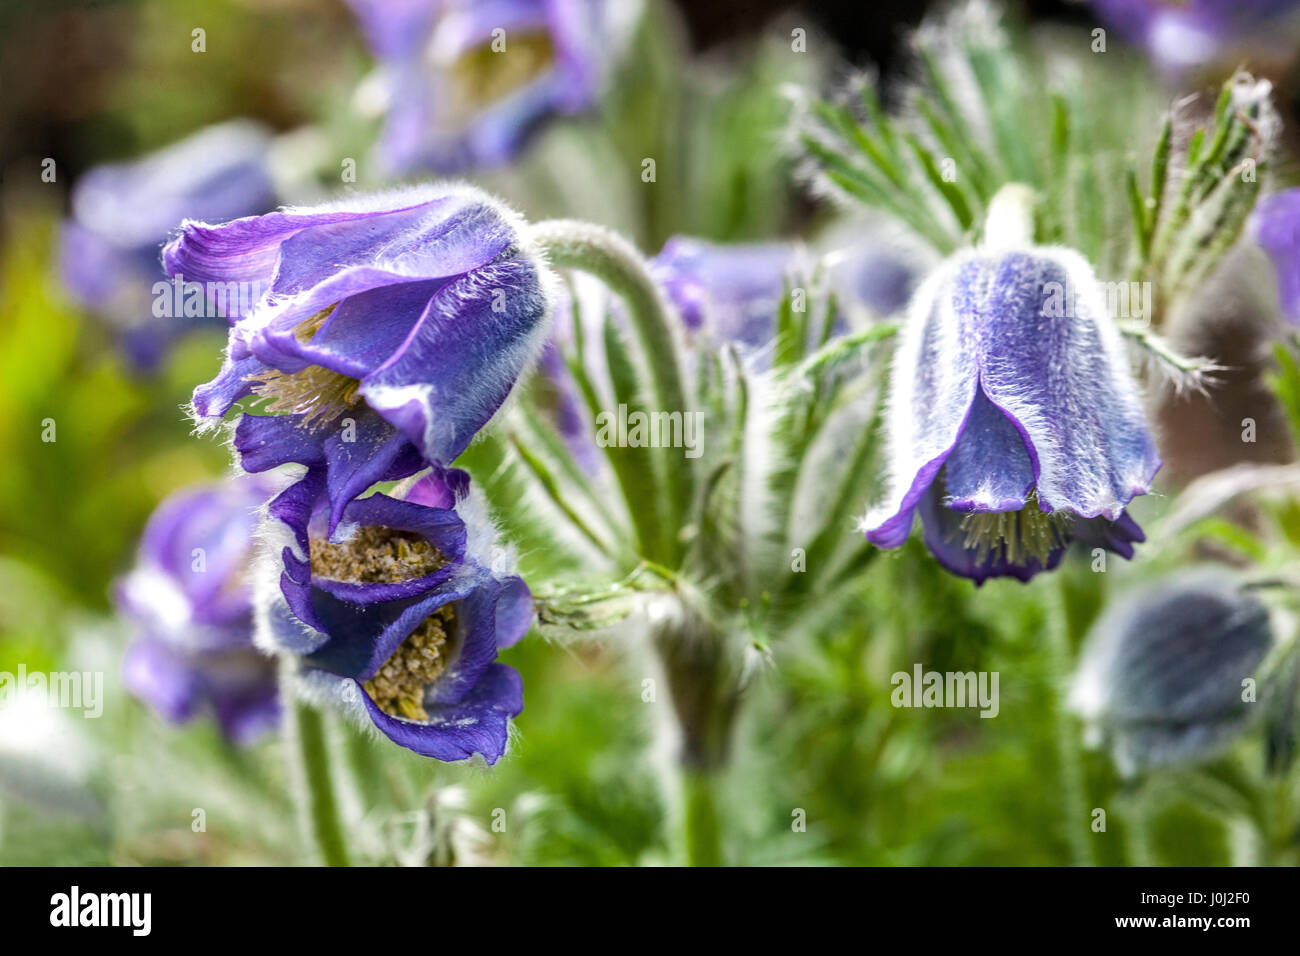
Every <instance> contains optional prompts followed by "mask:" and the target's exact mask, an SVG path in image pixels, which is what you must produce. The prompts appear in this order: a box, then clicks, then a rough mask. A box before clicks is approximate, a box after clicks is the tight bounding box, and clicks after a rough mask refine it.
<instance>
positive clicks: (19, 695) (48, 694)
mask: <svg viewBox="0 0 1300 956" xmlns="http://www.w3.org/2000/svg"><path fill="white" fill-rule="evenodd" d="M29 698H30V699H31V700H34V701H36V702H38V703H43V704H45V706H47V707H51V708H54V707H58V708H61V709H64V710H80V711H82V715H81V716H83V717H86V718H96V717H100V716H102V715H103V713H104V674H103V672H102V671H52V672H50V673H48V674H46V673H44V672H42V671H33V672H31V673H30V674H29V673H28V672H27V665H25V664H19V665H18V673H17V674H12V673H10V672H9V671H0V708H4V707H7V706H9V705H10V704H13V705H15V706H17V705H21V704H23V703H24V702H26V701H27V700H28V699H29Z"/></svg>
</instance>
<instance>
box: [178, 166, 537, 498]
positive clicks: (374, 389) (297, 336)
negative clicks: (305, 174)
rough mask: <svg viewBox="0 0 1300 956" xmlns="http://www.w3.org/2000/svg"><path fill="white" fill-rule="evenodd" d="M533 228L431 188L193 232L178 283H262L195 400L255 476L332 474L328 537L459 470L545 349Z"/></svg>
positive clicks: (181, 249) (188, 227) (483, 201)
mask: <svg viewBox="0 0 1300 956" xmlns="http://www.w3.org/2000/svg"><path fill="white" fill-rule="evenodd" d="M522 229H523V224H522V222H521V221H520V220H519V219H518V218H517V217H516V216H515V215H514V214H513V213H511V212H510V211H508V210H506V209H504V208H503V207H501V206H500V205H498V204H497V203H495V202H493V201H492V200H490V199H489V198H488V197H487V196H485V195H484V194H482V193H481V192H479V191H477V190H474V189H470V188H467V187H461V186H446V185H433V186H427V187H420V188H416V189H410V190H401V191H396V192H390V193H383V194H379V195H375V196H369V197H356V198H351V199H347V200H343V201H341V202H338V203H332V204H326V205H322V206H315V207H310V208H291V209H286V210H284V211H281V212H274V213H270V214H268V215H265V216H256V217H252V218H248V219H237V220H235V221H234V222H229V223H226V224H224V225H220V226H209V225H206V224H203V223H196V222H186V223H185V224H184V225H183V227H182V229H181V232H180V235H179V236H178V237H177V238H176V239H175V240H174V241H172V242H171V243H170V244H168V246H167V247H166V249H165V250H164V252H163V259H164V263H165V264H166V266H167V269H168V272H169V273H173V274H176V273H184V274H185V276H186V277H187V279H190V278H193V279H195V280H198V281H203V282H207V281H212V282H220V283H229V282H235V283H240V282H255V283H258V284H259V286H260V287H261V288H262V289H263V290H264V291H263V292H262V294H261V296H260V297H259V298H258V299H257V300H256V301H255V302H254V303H253V305H252V306H251V308H249V309H248V310H247V311H244V312H241V314H239V315H237V316H236V317H235V322H234V325H233V326H232V328H231V330H230V341H229V345H228V348H227V351H226V361H225V364H224V365H223V366H222V369H221V372H220V373H219V374H218V376H217V377H216V378H215V379H214V380H213V381H211V382H209V383H207V384H206V385H202V386H200V387H199V388H197V389H196V390H195V392H194V413H195V415H196V417H197V418H198V419H199V420H200V421H201V422H202V421H211V422H215V421H217V420H220V419H221V417H222V416H224V415H225V414H226V412H227V411H229V409H230V408H231V407H232V406H233V405H234V403H235V402H237V401H239V400H241V399H244V398H248V397H249V396H256V397H257V398H259V399H262V400H263V403H264V410H266V411H270V412H276V413H284V414H283V415H281V416H279V417H280V418H282V419H283V420H276V419H275V418H266V419H265V420H254V419H252V418H251V417H250V416H245V419H244V421H243V423H241V426H240V428H239V431H238V432H237V435H236V448H237V449H238V451H239V453H240V457H241V463H242V465H243V467H244V468H245V470H247V471H251V472H260V471H265V470H268V469H270V468H274V467H276V466H277V465H280V464H284V463H286V462H299V463H302V464H307V465H312V466H314V465H321V466H327V468H326V470H327V472H328V493H329V497H330V500H331V504H332V521H333V522H334V523H335V524H337V522H338V521H339V520H340V516H341V514H342V509H343V507H344V505H345V504H346V503H347V501H348V500H350V499H351V498H354V497H356V496H357V495H358V494H360V493H361V492H363V491H364V490H365V489H366V488H368V487H369V486H370V485H371V484H373V483H375V482H376V481H382V480H386V479H394V478H400V477H404V476H406V475H411V474H413V473H414V472H415V471H416V470H418V469H419V468H420V467H422V465H421V462H422V461H423V462H427V463H430V464H448V463H450V462H451V461H452V460H453V459H454V458H455V457H456V456H457V455H459V454H460V453H461V452H462V451H463V450H464V449H465V447H466V446H467V445H468V444H469V442H470V439H472V438H473V437H474V434H475V433H476V432H477V431H478V430H479V429H480V428H482V427H483V425H484V424H486V423H487V421H488V420H489V419H490V418H491V417H492V416H493V415H494V414H495V413H496V411H497V409H498V408H499V407H500V406H501V404H502V403H503V402H504V401H505V399H506V397H507V395H509V393H510V390H511V388H512V387H513V386H514V383H515V380H516V379H517V378H518V377H519V376H520V374H521V373H522V372H523V371H524V369H525V368H526V366H527V365H528V364H529V363H530V362H531V361H532V360H533V358H534V357H535V356H536V354H537V353H538V352H539V351H540V349H541V347H542V344H543V343H544V341H545V332H546V328H545V326H546V319H547V315H548V294H547V291H546V282H547V279H546V276H547V273H545V272H544V271H543V270H542V268H541V266H540V264H539V261H538V259H537V256H536V255H535V253H534V252H533V251H532V250H531V248H530V247H529V246H528V244H527V242H526V241H525V239H524V238H523V233H522Z"/></svg>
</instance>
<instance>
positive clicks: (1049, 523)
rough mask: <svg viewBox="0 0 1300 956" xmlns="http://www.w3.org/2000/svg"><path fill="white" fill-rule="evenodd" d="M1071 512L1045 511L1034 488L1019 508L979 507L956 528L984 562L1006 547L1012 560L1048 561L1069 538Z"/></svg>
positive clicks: (1019, 562)
mask: <svg viewBox="0 0 1300 956" xmlns="http://www.w3.org/2000/svg"><path fill="white" fill-rule="evenodd" d="M1069 530H1070V516H1069V515H1067V514H1063V513H1061V512H1059V511H1053V512H1050V513H1049V512H1045V511H1043V510H1042V509H1041V508H1040V507H1039V506H1038V492H1037V491H1031V492H1030V493H1029V496H1028V497H1027V498H1026V499H1025V506H1024V507H1023V508H1021V509H1020V510H1019V511H999V512H989V511H979V512H973V513H971V514H968V515H966V516H965V517H963V518H962V519H961V524H960V525H959V526H958V528H957V530H956V531H955V532H954V537H955V536H956V535H957V534H960V535H962V536H963V540H962V547H964V548H966V549H967V550H973V551H974V552H975V557H976V560H977V561H980V562H983V561H984V560H985V559H986V558H988V557H989V556H990V555H996V554H998V552H999V549H1002V554H1003V557H1004V558H1005V559H1006V561H1007V562H1008V563H1009V564H1014V565H1022V564H1025V563H1028V562H1029V561H1030V560H1037V561H1038V563H1039V564H1042V565H1044V566H1045V565H1046V564H1047V559H1048V558H1049V557H1050V556H1051V554H1052V552H1053V551H1055V550H1056V549H1057V548H1060V547H1062V546H1064V545H1065V544H1066V542H1067V541H1068V540H1069V537H1068V536H1069Z"/></svg>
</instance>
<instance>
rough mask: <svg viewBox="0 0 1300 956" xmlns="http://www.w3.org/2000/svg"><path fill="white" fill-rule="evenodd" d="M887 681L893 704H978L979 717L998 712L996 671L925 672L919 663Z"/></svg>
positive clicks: (936, 705)
mask: <svg viewBox="0 0 1300 956" xmlns="http://www.w3.org/2000/svg"><path fill="white" fill-rule="evenodd" d="M889 682H890V683H891V684H893V685H894V690H893V693H891V694H890V695H889V700H890V703H892V704H893V705H894V706H895V707H978V708H979V711H980V716H981V717H996V716H997V715H998V709H999V705H998V672H997V671H978V672H976V671H965V672H961V671H948V672H946V673H943V672H940V671H927V670H923V669H922V668H921V665H920V664H916V665H914V666H913V667H912V673H910V674H909V673H908V672H907V671H898V672H897V673H895V674H894V675H893V676H892V677H891V678H890V679H889Z"/></svg>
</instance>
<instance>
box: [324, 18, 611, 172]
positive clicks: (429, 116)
mask: <svg viewBox="0 0 1300 956" xmlns="http://www.w3.org/2000/svg"><path fill="white" fill-rule="evenodd" d="M349 3H350V4H351V6H352V8H353V9H354V11H355V12H356V14H357V17H358V19H359V20H360V22H361V27H362V31H363V32H364V33H365V35H366V39H367V41H368V43H369V44H370V47H371V49H372V51H373V52H374V54H375V56H376V57H377V58H378V59H379V61H380V73H379V81H380V86H381V87H382V96H383V99H384V100H385V106H386V111H387V120H386V125H385V128H384V132H383V134H382V138H381V141H380V144H379V158H380V160H381V162H383V163H384V165H385V166H386V167H387V168H388V169H389V171H390V172H392V173H395V174H398V175H400V174H404V173H408V172H413V171H417V170H428V171H433V172H439V173H451V172H459V171H462V170H465V169H468V168H471V167H476V166H494V165H499V164H501V163H504V162H506V161H508V160H509V159H511V158H512V157H513V156H514V155H515V154H517V153H518V152H519V150H520V149H521V148H522V146H523V145H524V143H525V141H526V140H527V138H528V136H529V134H530V133H532V132H533V131H534V130H535V129H536V128H537V126H538V125H539V124H540V123H541V121H542V120H544V119H546V118H547V117H549V116H552V115H556V114H572V113H578V112H581V111H582V110H585V109H587V108H588V107H590V106H591V105H592V103H593V102H594V101H595V99H596V97H597V95H598V93H599V91H600V88H601V85H602V83H603V79H604V74H605V72H606V63H607V60H608V59H609V58H610V45H611V39H612V20H611V13H612V8H613V7H614V6H616V5H615V4H612V3H608V2H606V0H399V2H394V3H388V2H383V0H349Z"/></svg>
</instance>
